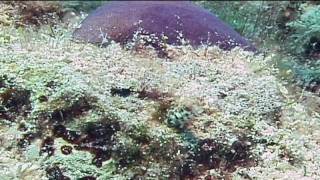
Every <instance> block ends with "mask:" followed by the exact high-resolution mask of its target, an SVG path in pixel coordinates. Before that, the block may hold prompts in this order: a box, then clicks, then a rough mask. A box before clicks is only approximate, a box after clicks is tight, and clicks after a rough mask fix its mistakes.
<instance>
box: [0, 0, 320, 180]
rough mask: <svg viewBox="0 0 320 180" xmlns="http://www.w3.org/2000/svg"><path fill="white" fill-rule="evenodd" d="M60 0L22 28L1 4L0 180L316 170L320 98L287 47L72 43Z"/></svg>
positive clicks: (303, 174) (313, 175) (264, 175)
mask: <svg viewBox="0 0 320 180" xmlns="http://www.w3.org/2000/svg"><path fill="white" fill-rule="evenodd" d="M237 3H238V2H237ZM18 4H19V3H18ZM67 5H68V4H64V3H60V4H59V3H58V6H59V7H61V8H62V10H61V12H63V13H62V14H64V15H63V16H62V17H61V19H59V20H57V21H49V22H52V23H45V22H42V21H40V20H41V18H40V20H39V21H37V23H23V24H24V25H19V23H18V22H23V21H22V19H23V17H22V16H24V14H21V13H19V9H18V8H17V9H15V8H14V7H16V6H15V3H8V2H1V3H0V8H1V9H3V10H5V11H3V13H2V12H1V13H0V152H1V153H0V167H1V168H0V177H1V178H2V179H5V180H6V179H8V180H9V179H23V180H34V179H49V180H61V179H63V180H67V179H71V180H73V179H82V180H88V179H90V180H91V179H99V180H105V179H116V180H121V179H123V180H125V179H207V180H210V179H304V178H305V179H307V178H309V179H319V177H320V173H319V172H320V158H319V156H318V154H319V153H320V147H319V145H320V139H319V134H320V114H319V112H320V97H319V95H318V94H317V93H314V92H312V91H305V90H303V89H301V85H299V84H295V83H293V82H296V79H298V78H297V77H296V76H295V74H293V75H292V76H291V74H290V73H292V72H298V70H302V69H297V71H294V70H293V67H297V66H291V65H292V64H285V63H282V62H289V61H285V58H288V59H290V60H291V58H292V57H291V56H285V58H280V59H281V60H282V61H281V62H280V61H277V62H275V61H276V60H277V58H279V57H283V56H284V54H280V53H279V54H275V51H271V50H269V51H268V49H267V50H266V49H263V48H261V49H262V50H263V51H262V52H263V53H259V54H255V53H254V52H250V51H246V50H244V49H242V48H241V47H235V48H233V49H230V50H228V51H226V50H223V49H221V48H219V47H218V46H215V45H210V46H208V45H203V46H199V47H198V48H194V47H192V46H191V45H185V44H180V45H171V44H167V47H166V49H165V52H166V53H167V55H168V56H167V57H159V56H158V52H157V50H156V49H154V48H152V47H150V46H147V47H145V49H143V50H140V51H136V50H134V49H130V50H128V49H126V48H123V46H122V45H121V44H119V43H116V42H110V44H108V45H107V46H104V47H101V46H99V45H95V44H90V43H79V42H76V41H74V38H73V35H72V34H73V31H74V30H75V29H76V28H77V27H78V25H79V24H80V23H81V22H82V20H83V19H84V17H86V15H84V14H83V13H85V12H81V13H79V12H76V13H75V18H71V17H70V18H71V19H73V20H72V21H71V20H70V21H67V22H65V21H64V20H63V19H65V16H69V15H67V14H69V13H66V11H69V10H66V9H63V8H64V7H66V6H67ZM69 7H70V6H69ZM76 10H77V9H76ZM59 11H60V10H59ZM42 12H43V13H44V14H46V13H51V11H49V12H46V11H42ZM81 14H82V15H81ZM13 15H15V16H13ZM45 17H46V18H49V19H50V18H52V17H50V16H46V15H45ZM303 17H304V16H303ZM301 18H302V17H301ZM302 19H303V18H302ZM2 20H3V21H2ZM292 22H293V24H294V22H295V21H292ZM257 27H259V26H258V25H257ZM295 32H296V33H298V31H295ZM266 46H267V45H266ZM266 46H265V47H266ZM257 47H259V48H260V46H259V45H257ZM297 62H298V61H297ZM281 63H282V64H281ZM279 64H281V66H282V68H283V69H281V68H279V67H280V65H279ZM286 65H287V66H286ZM306 68H307V67H306ZM290 70H291V71H290ZM284 74H285V75H286V77H285V78H284V77H283V76H284ZM289 77H291V78H292V81H289V80H288V79H289ZM303 77H305V78H306V79H308V77H307V76H304V75H303ZM290 83H291V84H290Z"/></svg>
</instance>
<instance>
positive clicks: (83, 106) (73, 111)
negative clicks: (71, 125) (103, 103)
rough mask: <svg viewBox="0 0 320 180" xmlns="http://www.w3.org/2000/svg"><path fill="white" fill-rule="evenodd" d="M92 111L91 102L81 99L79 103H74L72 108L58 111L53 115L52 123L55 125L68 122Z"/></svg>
mask: <svg viewBox="0 0 320 180" xmlns="http://www.w3.org/2000/svg"><path fill="white" fill-rule="evenodd" d="M90 109H92V106H91V105H90V102H89V100H87V99H86V98H80V99H79V100H78V101H77V102H75V103H73V104H72V105H71V106H70V107H67V108H64V109H57V110H55V111H54V112H53V113H52V114H51V118H50V119H51V121H52V122H53V124H61V123H63V122H65V121H67V120H71V119H73V118H77V117H79V116H81V115H83V114H84V113H85V112H87V111H89V110H90Z"/></svg>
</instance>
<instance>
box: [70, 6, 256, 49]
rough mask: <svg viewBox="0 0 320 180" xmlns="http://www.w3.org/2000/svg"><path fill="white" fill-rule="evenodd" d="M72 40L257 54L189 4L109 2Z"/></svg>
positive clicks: (236, 35)
mask: <svg viewBox="0 0 320 180" xmlns="http://www.w3.org/2000/svg"><path fill="white" fill-rule="evenodd" d="M73 37H74V38H75V39H77V40H81V41H85V42H89V43H103V42H105V40H113V41H115V42H118V43H120V44H122V45H127V44H128V43H131V42H135V41H136V40H137V38H138V40H141V39H143V42H144V43H143V44H144V45H151V46H152V47H154V48H155V49H156V50H161V48H163V47H165V45H166V44H170V45H181V44H183V42H187V43H188V44H190V45H192V46H193V47H197V46H199V45H202V44H209V45H217V46H219V47H220V48H221V49H224V50H231V49H232V48H234V47H236V46H240V47H242V48H244V49H245V50H249V51H255V50H256V49H255V47H254V46H252V45H251V44H250V43H249V42H248V41H247V40H246V39H245V38H243V37H242V36H241V35H240V34H238V33H237V32H236V31H235V30H233V29H232V28H231V27H230V26H229V25H227V24H225V23H224V22H223V21H221V20H220V19H219V18H217V17H216V16H215V15H214V14H212V13H210V12H209V11H207V10H205V9H204V8H202V7H199V6H197V5H195V4H193V3H192V2H188V1H115V2H110V3H107V4H105V5H103V6H101V7H99V8H98V9H97V10H95V11H94V12H92V13H91V14H90V15H89V16H88V17H87V18H86V19H84V21H83V22H82V24H81V27H80V28H78V29H76V30H75V32H74V34H73ZM139 37H140V38H139ZM141 37H143V38H141ZM145 37H147V38H145Z"/></svg>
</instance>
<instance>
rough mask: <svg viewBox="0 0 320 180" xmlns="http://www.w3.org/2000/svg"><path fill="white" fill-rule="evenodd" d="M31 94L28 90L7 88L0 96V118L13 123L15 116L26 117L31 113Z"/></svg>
mask: <svg viewBox="0 0 320 180" xmlns="http://www.w3.org/2000/svg"><path fill="white" fill-rule="evenodd" d="M30 96H31V93H30V91H28V90H24V89H18V88H8V89H6V90H5V91H4V92H3V93H1V94H0V100H1V104H0V118H3V119H6V120H9V121H14V120H15V118H16V117H17V116H20V115H21V116H24V117H26V116H28V114H29V113H30V111H31V101H30Z"/></svg>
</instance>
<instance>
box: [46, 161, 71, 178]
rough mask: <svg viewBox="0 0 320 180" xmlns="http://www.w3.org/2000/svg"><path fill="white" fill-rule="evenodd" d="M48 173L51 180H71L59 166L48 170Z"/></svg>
mask: <svg viewBox="0 0 320 180" xmlns="http://www.w3.org/2000/svg"><path fill="white" fill-rule="evenodd" d="M46 173H47V177H48V179H49V180H70V178H69V177H67V176H65V175H64V174H63V172H62V170H61V169H60V167H59V166H57V165H53V166H51V167H48V168H46Z"/></svg>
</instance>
